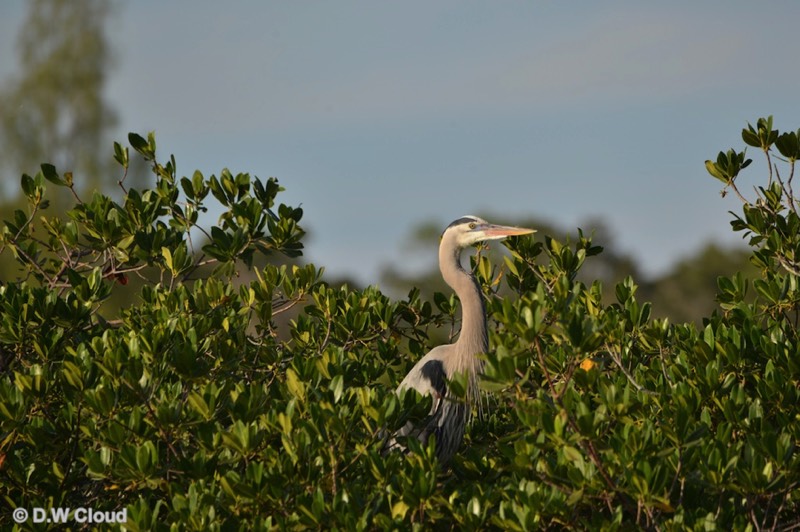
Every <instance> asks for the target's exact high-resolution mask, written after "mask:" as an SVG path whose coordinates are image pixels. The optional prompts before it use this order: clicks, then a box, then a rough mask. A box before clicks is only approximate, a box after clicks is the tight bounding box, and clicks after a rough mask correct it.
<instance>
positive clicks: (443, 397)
mask: <svg viewBox="0 0 800 532" xmlns="http://www.w3.org/2000/svg"><path fill="white" fill-rule="evenodd" d="M534 231H535V230H534V229H524V228H521V227H509V226H504V225H494V224H490V223H489V222H487V221H486V220H483V219H481V218H478V217H477V216H463V217H461V218H459V219H458V220H456V221H454V222H453V223H451V224H450V225H448V226H447V228H446V229H445V230H444V232H443V233H442V237H441V242H440V243H439V269H440V270H441V272H442V277H444V280H445V282H446V283H447V284H448V285H450V287H451V288H452V289H453V290H455V292H456V295H457V296H458V299H459V300H460V301H461V332H460V333H459V335H458V340H457V341H456V342H455V343H452V344H445V345H440V346H438V347H435V348H433V349H431V351H430V352H429V353H428V354H427V355H425V356H424V357H422V358H421V359H420V360H419V362H417V363H416V364H415V365H414V367H413V368H412V369H411V371H409V372H408V375H406V377H405V378H404V379H403V381H402V382H401V383H400V385H399V386H398V387H397V392H398V393H399V392H400V391H401V390H404V389H410V388H413V389H415V390H417V391H418V392H419V393H420V394H422V395H428V394H430V395H431V396H433V406H432V407H431V411H430V413H429V415H428V417H427V418H426V419H425V421H424V422H423V423H422V424H421V425H419V426H414V425H412V424H411V422H408V423H406V425H405V426H403V427H402V428H401V429H400V430H398V431H397V433H396V434H395V437H394V438H392V439H391V440H390V441H389V442H387V444H386V449H387V450H388V449H393V448H398V447H401V444H400V443H399V442H398V441H397V439H396V437H397V436H404V437H416V438H417V439H419V440H420V441H421V442H422V443H423V444H425V443H427V441H428V438H430V436H431V435H434V436H435V437H436V454H437V456H438V458H439V461H440V462H442V463H447V462H448V461H449V460H450V458H452V456H453V455H454V454H455V452H456V450H457V449H458V447H459V445H461V440H462V439H463V437H464V429H465V427H466V424H467V420H468V419H469V415H470V412H471V409H472V406H473V405H475V404H478V402H479V401H480V390H479V389H478V375H479V373H480V372H481V370H482V367H483V363H482V361H481V360H480V359H479V358H478V356H477V355H478V354H480V353H486V352H487V351H488V350H489V338H488V335H487V333H486V311H485V309H484V305H483V297H482V295H481V290H480V287H479V286H478V282H477V281H476V279H475V277H474V276H473V275H472V273H471V272H470V271H469V270H465V269H464V268H463V267H462V266H461V251H462V250H463V249H464V248H466V247H468V246H470V245H472V244H475V243H476V242H481V241H484V240H499V239H502V238H506V237H508V236H514V235H526V234H529V233H533V232H534ZM458 374H464V375H465V376H466V384H467V390H466V392H467V393H466V401H461V400H458V399H457V398H455V397H453V396H452V394H451V393H449V392H448V390H447V381H448V380H451V379H452V378H453V377H454V376H456V375H458Z"/></svg>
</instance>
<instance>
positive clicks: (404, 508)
mask: <svg viewBox="0 0 800 532" xmlns="http://www.w3.org/2000/svg"><path fill="white" fill-rule="evenodd" d="M407 513H408V505H407V504H406V503H404V502H403V501H397V502H396V503H394V505H392V519H397V518H398V517H399V518H400V519H403V518H404V517H405V516H406V514H407Z"/></svg>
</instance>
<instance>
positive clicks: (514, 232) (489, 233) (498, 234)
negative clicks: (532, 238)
mask: <svg viewBox="0 0 800 532" xmlns="http://www.w3.org/2000/svg"><path fill="white" fill-rule="evenodd" d="M481 231H482V232H483V234H485V235H486V237H487V238H492V239H495V238H505V237H507V236H519V235H529V234H531V233H535V232H536V229H527V228H525V227H511V226H508V225H493V224H488V225H486V226H485V227H483V228H481Z"/></svg>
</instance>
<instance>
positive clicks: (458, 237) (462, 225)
mask: <svg viewBox="0 0 800 532" xmlns="http://www.w3.org/2000/svg"><path fill="white" fill-rule="evenodd" d="M535 232H536V229H526V228H524V227H511V226H508V225H496V224H491V223H489V222H487V221H486V220H484V219H483V218H478V217H477V216H472V215H468V216H462V217H461V218H459V219H458V220H456V221H454V222H453V223H451V224H450V225H448V226H447V228H446V229H445V230H444V233H442V238H445V237H450V235H452V238H453V239H454V240H455V242H456V244H457V245H458V247H460V248H465V247H467V246H471V245H472V244H475V243H476V242H483V241H485V240H500V239H503V238H506V237H509V236H517V235H527V234H530V233H535Z"/></svg>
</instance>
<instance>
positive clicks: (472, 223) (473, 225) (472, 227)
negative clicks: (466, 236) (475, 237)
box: [469, 222, 478, 229]
mask: <svg viewBox="0 0 800 532" xmlns="http://www.w3.org/2000/svg"><path fill="white" fill-rule="evenodd" d="M477 225H478V224H476V223H475V222H470V223H469V228H470V229H475V227H476V226H477Z"/></svg>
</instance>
